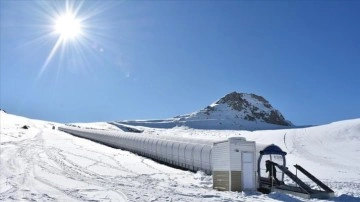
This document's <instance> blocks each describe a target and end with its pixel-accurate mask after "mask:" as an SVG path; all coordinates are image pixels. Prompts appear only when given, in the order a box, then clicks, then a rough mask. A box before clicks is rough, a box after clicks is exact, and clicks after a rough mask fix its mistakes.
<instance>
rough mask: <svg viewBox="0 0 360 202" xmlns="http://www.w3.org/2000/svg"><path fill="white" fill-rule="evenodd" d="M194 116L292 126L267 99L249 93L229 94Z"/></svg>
mask: <svg viewBox="0 0 360 202" xmlns="http://www.w3.org/2000/svg"><path fill="white" fill-rule="evenodd" d="M193 115H195V116H197V117H203V118H205V117H206V118H213V117H217V118H220V117H221V118H222V119H244V120H247V121H254V122H255V121H256V122H265V123H270V124H275V125H282V126H291V125H292V123H291V122H290V121H287V120H286V119H285V118H284V117H283V115H282V114H281V113H280V111H278V110H276V109H274V108H273V107H272V106H271V104H270V103H269V101H267V100H266V99H265V98H263V97H262V96H259V95H256V94H248V93H238V92H232V93H229V94H227V95H225V96H224V97H222V98H221V99H219V100H218V101H216V102H215V103H213V104H211V105H210V106H207V107H206V108H205V109H203V110H201V111H200V112H198V113H196V114H193ZM204 116H205V117H204Z"/></svg>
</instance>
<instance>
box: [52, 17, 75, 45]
mask: <svg viewBox="0 0 360 202" xmlns="http://www.w3.org/2000/svg"><path fill="white" fill-rule="evenodd" d="M81 28H82V25H81V22H80V20H79V19H77V18H76V17H75V16H74V15H73V14H71V13H66V14H64V15H63V16H60V17H59V18H58V19H56V22H55V32H56V33H58V34H60V37H61V38H62V39H64V40H68V39H74V38H76V37H78V36H79V35H80V34H81Z"/></svg>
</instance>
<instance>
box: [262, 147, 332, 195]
mask: <svg viewBox="0 0 360 202" xmlns="http://www.w3.org/2000/svg"><path fill="white" fill-rule="evenodd" d="M285 155H286V152H284V151H282V150H281V149H280V147H278V146H276V145H274V144H272V145H269V146H267V147H266V148H265V149H263V150H262V151H260V156H259V159H258V180H259V182H258V183H259V191H261V192H263V193H270V192H274V191H277V192H283V193H288V194H293V195H296V196H300V197H303V198H307V199H309V198H321V199H325V198H330V197H333V196H334V191H333V190H332V189H330V188H329V187H328V186H326V185H325V184H324V183H322V182H321V181H320V180H319V179H317V178H316V177H315V176H313V175H312V174H311V173H309V172H308V171H307V170H305V169H304V168H303V167H301V166H300V165H294V167H295V168H296V170H297V171H300V172H301V173H303V174H304V175H305V176H306V177H308V178H309V179H310V180H311V181H312V182H314V183H315V184H316V185H317V186H318V187H319V188H320V189H313V188H311V187H310V186H309V185H307V184H306V183H305V182H303V181H302V180H301V179H300V178H298V176H297V174H296V175H295V174H293V173H292V172H291V171H290V170H289V169H288V168H287V167H286V159H285ZM263 159H267V160H266V161H265V162H266V163H264V162H263V161H262V160H263ZM261 165H266V173H265V174H264V172H263V170H264V169H261ZM277 170H278V171H280V173H281V176H279V178H277V177H276V172H277ZM267 173H268V176H266V174H267ZM296 173H297V172H296ZM285 175H286V176H287V177H289V178H290V179H291V180H292V181H293V182H294V183H295V184H296V185H288V184H285V183H284V176H285Z"/></svg>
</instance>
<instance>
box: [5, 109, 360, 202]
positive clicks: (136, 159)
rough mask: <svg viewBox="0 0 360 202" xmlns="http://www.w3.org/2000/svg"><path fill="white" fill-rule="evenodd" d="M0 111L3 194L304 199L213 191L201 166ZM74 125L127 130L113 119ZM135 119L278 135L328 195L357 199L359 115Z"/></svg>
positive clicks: (255, 136) (261, 140) (191, 132)
mask: <svg viewBox="0 0 360 202" xmlns="http://www.w3.org/2000/svg"><path fill="white" fill-rule="evenodd" d="M0 113H1V114H0V120H1V123H0V124H1V130H0V132H1V135H0V143H1V146H0V152H1V153H0V157H1V158H0V160H1V161H0V201H192V202H193V201H305V200H304V199H302V198H298V197H295V196H291V195H285V194H281V193H272V194H269V195H265V194H261V193H258V192H252V193H246V192H220V191H216V190H213V189H212V177H211V176H207V175H205V174H203V173H201V172H198V173H192V172H189V171H183V170H179V169H175V168H171V167H168V166H165V165H162V164H159V163H157V162H154V161H152V160H150V159H147V158H144V157H141V156H138V155H136V154H132V153H130V152H127V151H123V150H120V149H114V148H110V147H107V146H104V145H101V144H98V143H95V142H92V141H90V140H86V139H82V138H78V137H75V136H72V135H69V134H67V133H64V132H60V131H58V130H56V129H53V126H59V125H61V124H58V123H51V122H46V121H38V120H32V119H27V118H24V117H19V116H15V115H11V114H6V113H4V112H2V111H1V112H0ZM24 125H27V126H29V129H22V127H23V126H24ZM76 125H79V126H81V127H91V128H99V129H103V130H117V131H119V132H124V133H125V131H123V128H121V127H120V128H119V127H116V126H115V125H111V124H108V123H86V124H76ZM131 127H135V128H136V129H138V130H140V131H143V133H145V134H155V135H160V136H161V135H172V136H190V137H202V138H207V139H222V138H226V137H231V136H243V137H245V138H246V139H247V140H255V141H256V142H257V144H272V143H274V144H276V145H278V146H280V147H281V148H282V149H283V150H284V151H286V152H287V153H288V155H287V161H288V166H289V168H290V170H293V169H292V168H291V167H292V166H291V165H293V164H300V165H302V166H303V167H304V168H305V169H307V170H308V171H310V172H311V173H313V174H314V175H315V176H316V177H318V178H319V179H320V180H322V181H323V182H325V183H326V184H327V185H328V186H330V187H331V188H332V189H333V190H334V191H335V197H334V198H332V199H330V200H331V201H360V119H353V120H347V121H341V122H336V123H332V124H328V125H323V126H316V127H309V128H301V129H299V128H298V129H283V130H267V131H253V132H250V131H240V130H199V129H190V128H187V127H175V128H167V129H164V128H163V129H162V128H148V127H141V126H131ZM311 201H322V200H318V199H312V200H311Z"/></svg>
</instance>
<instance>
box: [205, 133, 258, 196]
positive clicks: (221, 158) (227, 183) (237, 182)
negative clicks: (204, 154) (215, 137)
mask: <svg viewBox="0 0 360 202" xmlns="http://www.w3.org/2000/svg"><path fill="white" fill-rule="evenodd" d="M255 152H256V147H255V142H254V141H246V139H245V138H242V137H231V138H229V139H228V140H227V141H222V142H217V143H214V145H213V149H212V166H213V167H212V174H213V188H214V189H217V190H221V191H245V190H256V159H255V158H256V154H255Z"/></svg>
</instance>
